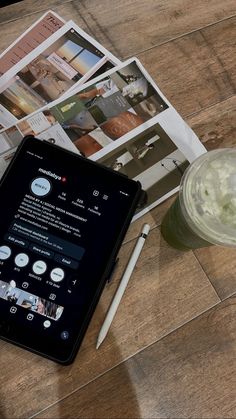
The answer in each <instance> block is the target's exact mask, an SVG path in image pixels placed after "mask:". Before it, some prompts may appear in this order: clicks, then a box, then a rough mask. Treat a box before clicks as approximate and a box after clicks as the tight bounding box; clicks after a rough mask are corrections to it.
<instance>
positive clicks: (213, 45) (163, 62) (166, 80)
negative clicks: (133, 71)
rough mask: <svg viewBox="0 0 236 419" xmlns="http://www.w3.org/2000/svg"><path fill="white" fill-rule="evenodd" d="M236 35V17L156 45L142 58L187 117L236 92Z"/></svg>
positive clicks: (150, 71) (171, 99) (181, 112)
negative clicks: (235, 57)
mask: <svg viewBox="0 0 236 419" xmlns="http://www.w3.org/2000/svg"><path fill="white" fill-rule="evenodd" d="M235 39H236V17H235V18H232V19H228V20H227V21H224V22H221V23H218V24H216V25H214V26H211V27H208V28H205V29H202V30H201V31H198V32H195V33H193V34H190V35H187V36H185V37H183V38H181V39H176V40H174V41H172V42H169V43H167V44H165V45H162V46H159V47H156V48H153V49H152V50H150V51H146V52H144V53H142V54H139V55H138V58H140V60H141V61H142V63H143V64H144V66H145V67H146V69H147V70H148V72H149V73H150V74H151V75H152V76H153V78H154V80H156V82H157V84H158V85H159V87H160V89H161V90H162V91H163V93H164V94H165V95H166V96H167V98H168V99H169V100H170V102H172V105H173V106H175V107H176V108H177V111H179V112H180V114H181V115H182V116H184V117H186V116H189V115H190V114H192V113H196V112H199V111H201V110H202V109H204V108H206V107H209V106H212V105H214V104H216V103H218V102H221V101H223V100H225V99H227V98H229V97H231V96H232V95H234V94H235V85H236V64H235V59H234V56H235ZM190 69H191V70H190Z"/></svg>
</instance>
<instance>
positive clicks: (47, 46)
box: [0, 21, 120, 132]
mask: <svg viewBox="0 0 236 419" xmlns="http://www.w3.org/2000/svg"><path fill="white" fill-rule="evenodd" d="M119 63H120V61H119V60H118V59H117V58H116V57H115V56H114V55H113V54H111V53H110V52H109V51H107V50H106V48H104V47H103V46H102V45H100V44H99V43H98V42H97V41H95V40H94V39H93V38H92V37H90V36H89V35H88V34H86V33H85V32H84V31H83V30H81V29H80V28H79V27H78V26H77V25H76V24H75V23H74V22H73V21H69V22H67V23H65V24H64V25H63V26H62V27H61V28H60V29H58V30H57V31H56V32H55V33H54V34H52V35H51V36H50V37H49V38H48V39H47V40H46V41H44V42H43V43H42V44H40V45H39V46H38V47H37V48H35V49H34V50H33V51H32V52H31V53H29V54H27V55H26V56H25V57H24V58H22V59H21V60H20V61H19V63H18V64H17V65H14V66H13V67H12V68H11V69H9V70H8V71H7V72H5V73H4V74H3V75H2V76H1V77H0V132H1V130H3V129H4V128H8V127H10V126H11V125H13V124H14V123H16V122H17V121H18V120H20V119H22V118H24V117H25V116H27V115H30V114H31V113H32V112H35V111H37V110H39V109H40V108H42V107H44V106H45V105H46V104H49V103H50V102H52V101H54V100H56V99H58V98H59V97H62V96H63V95H64V94H65V93H66V92H68V91H70V90H72V89H73V88H74V87H76V86H78V85H81V84H83V83H84V82H85V81H86V80H88V79H90V78H92V77H96V76H97V75H98V74H102V73H104V72H106V71H107V70H109V69H111V68H113V67H114V66H115V65H117V64H119Z"/></svg>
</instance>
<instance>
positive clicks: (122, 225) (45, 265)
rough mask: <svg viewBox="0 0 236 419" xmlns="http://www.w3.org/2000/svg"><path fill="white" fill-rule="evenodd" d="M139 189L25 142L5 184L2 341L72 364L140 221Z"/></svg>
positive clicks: (1, 196)
mask: <svg viewBox="0 0 236 419" xmlns="http://www.w3.org/2000/svg"><path fill="white" fill-rule="evenodd" d="M139 196H140V184H139V183H137V182H135V181H133V180H130V179H128V178H127V177H125V176H123V175H120V174H118V173H117V172H115V171H112V170H110V169H107V168H105V167H104V166H102V165H99V164H97V163H94V162H92V161H89V160H87V159H85V158H83V157H80V156H78V155H76V154H74V153H71V152H68V151H65V150H63V149H61V148H59V147H57V146H54V145H51V144H49V143H46V142H43V141H40V140H37V139H35V138H32V137H31V138H26V139H25V140H24V141H23V142H22V145H21V146H20V148H19V149H18V151H17V153H16V155H15V157H14V159H13V161H12V163H11V165H10V167H9V169H8V170H7V172H6V173H5V175H4V177H3V179H2V180H1V184H0V202H1V205H0V335H1V337H2V338H3V339H6V340H8V341H10V342H13V343H15V344H17V345H20V346H22V347H24V348H26V349H29V350H31V351H33V352H36V353H38V354H41V355H44V356H46V357H48V358H50V359H53V360H54V361H57V362H60V363H65V364H68V363H70V362H72V360H73V359H74V357H75V355H76V352H77V350H78V348H79V345H80V343H81V341H82V338H83V336H84V334H85V331H86V329H87V326H88V324H89V321H90V319H91V316H92V314H93V312H94V309H95V307H96V304H97V302H98V300H99V297H100V295H101V292H102V290H103V287H104V285H105V283H106V281H107V278H108V277H109V274H110V271H111V270H112V267H113V264H114V262H115V260H116V255H117V253H118V250H119V247H120V245H121V243H122V240H123V238H124V235H125V233H126V231H127V228H128V226H129V223H130V221H131V218H132V216H133V214H134V211H135V208H136V205H137V202H138V199H139Z"/></svg>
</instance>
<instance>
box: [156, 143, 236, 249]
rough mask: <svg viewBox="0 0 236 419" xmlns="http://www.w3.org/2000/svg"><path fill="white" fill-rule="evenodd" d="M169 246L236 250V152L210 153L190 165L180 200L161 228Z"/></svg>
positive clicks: (221, 150)
mask: <svg viewBox="0 0 236 419" xmlns="http://www.w3.org/2000/svg"><path fill="white" fill-rule="evenodd" d="M161 233H162V236H163V237H164V239H165V240H166V241H167V243H168V244H169V245H170V246H172V247H175V248H177V249H180V250H190V249H198V248H200V247H206V246H211V245H221V246H228V247H236V149H235V148H225V149H219V150H213V151H209V152H208V153H205V154H203V155H201V156H200V157H198V158H197V159H196V160H195V161H194V162H193V163H191V164H190V166H189V167H188V169H187V170H186V171H185V173H184V176H183V178H182V180H181V184H180V191H179V195H178V197H177V199H176V200H175V202H174V203H173V204H172V206H171V207H170V208H169V210H168V211H167V213H166V215H165V217H164V219H163V221H162V225H161Z"/></svg>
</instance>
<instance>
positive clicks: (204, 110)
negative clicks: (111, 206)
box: [0, 0, 236, 418]
mask: <svg viewBox="0 0 236 419" xmlns="http://www.w3.org/2000/svg"><path fill="white" fill-rule="evenodd" d="M49 7H51V8H52V9H53V10H55V11H56V12H58V13H59V14H60V15H61V16H63V17H64V18H65V19H70V18H73V19H74V20H75V22H76V23H77V24H78V25H79V26H81V27H82V28H83V29H84V30H85V31H87V32H88V33H89V34H91V35H92V36H94V37H95V38H97V39H98V41H100V42H101V43H102V44H104V45H105V46H106V47H107V48H108V49H110V50H111V52H113V53H114V54H115V55H117V56H118V57H119V58H120V59H122V60H123V59H125V58H127V57H130V56H133V55H135V56H137V57H138V58H139V59H140V60H141V61H142V62H143V64H144V65H145V66H146V68H147V70H148V71H149V72H150V73H151V75H152V76H153V78H154V79H155V81H156V82H157V84H158V85H159V86H160V88H161V90H162V91H163V92H164V94H165V95H166V96H167V97H168V99H169V100H170V101H171V102H172V104H173V105H174V106H175V107H176V108H177V110H178V111H179V112H180V113H181V115H182V116H183V118H185V120H186V121H187V122H188V123H189V124H190V126H191V127H192V128H193V129H194V130H195V132H196V133H197V134H198V136H199V137H200V139H201V141H202V142H203V143H204V144H205V146H206V147H207V148H208V149H211V148H216V147H219V146H220V147H222V146H223V147H232V146H235V145H236V118H235V108H236V106H235V105H236V97H235V84H236V68H235V48H234V47H235V39H236V30H235V29H236V25H235V23H236V3H235V0H224V1H223V2H222V0H208V1H206V0H198V1H197V2H194V1H190V0H169V1H167V0H99V1H98V0H80V1H79V0H74V1H71V0H64V1H61V0H41V1H39V2H38V1H37V2H36V1H33V0H24V1H22V2H20V3H17V4H15V5H12V6H8V7H5V8H2V9H1V10H0V24H1V26H0V29H1V38H0V48H1V50H3V49H4V48H6V47H7V46H8V45H9V44H10V42H12V41H13V40H14V39H15V38H16V36H18V35H20V34H21V33H22V32H23V31H24V30H25V29H26V28H27V27H28V26H29V25H30V24H31V23H33V22H34V21H35V20H36V19H37V18H39V16H41V15H42V13H43V12H45V11H46V10H47V9H48V8H49ZM171 201H172V199H170V200H168V201H167V202H165V203H164V204H163V205H160V206H158V207H157V208H155V209H154V210H153V211H152V212H151V213H149V214H148V215H146V216H145V217H143V218H142V219H141V220H139V221H138V222H136V223H134V224H133V225H132V226H131V227H130V229H129V232H128V234H127V237H126V239H125V242H124V244H123V246H122V249H121V252H120V262H119V266H118V269H117V271H116V274H115V278H114V280H113V282H112V283H111V284H110V285H109V286H107V287H106V289H105V290H104V293H103V295H102V298H101V300H100V302H99V305H98V307H97V310H96V312H95V314H94V316H93V320H92V322H91V324H90V327H89V329H88V332H87V334H86V337H85V339H84V342H83V345H82V347H81V350H80V352H79V354H78V356H77V358H76V360H75V362H74V363H73V364H72V365H70V366H67V367H61V366H58V365H56V364H54V363H53V362H50V361H48V360H45V359H43V358H40V357H38V356H36V355H33V354H31V353H29V352H26V351H24V350H22V349H19V348H17V347H15V346H13V345H10V344H7V343H4V342H1V343H0V371H1V372H0V382H1V385H0V417H2V418H12V417H18V418H19V417H29V416H36V417H40V418H46V417H52V418H59V417H60V418H61V417H73V418H74V417H79V418H112V417H116V418H124V417H129V418H151V417H153V418H157V417H161V418H163V417H172V418H176V417H202V418H206V417H207V418H216V417H220V418H222V417H224V418H226V417H227V418H230V417H236V296H235V293H236V250H233V249H226V248H219V247H211V248H208V249H202V250H197V251H194V252H188V253H182V252H180V251H176V250H174V249H172V248H170V247H168V246H167V244H166V243H165V242H164V240H163V239H162V238H161V236H160V229H159V226H160V222H161V219H162V216H163V214H164V213H165V211H166V209H167V208H168V206H169V205H170V203H171ZM144 221H148V222H149V223H150V224H151V227H152V230H151V234H150V236H149V238H148V240H147V242H146V245H145V248H144V250H143V252H142V255H141V258H140V259H139V261H138V264H137V267H136V269H135V271H134V275H133V277H132V280H131V281H130V283H129V286H128V289H127V291H126V293H125V295H124V298H123V302H122V304H121V306H120V308H119V311H118V313H117V315H116V318H115V320H114V322H113V324H112V327H111V329H110V332H109V335H108V336H107V338H106V340H105V342H104V343H103V345H102V346H101V348H100V349H99V351H96V350H95V342H96V337H97V334H98V331H99V328H100V326H101V323H102V321H103V317H104V313H105V311H106V309H107V307H108V305H109V303H110V301H111V299H112V296H113V294H114V291H115V289H116V287H117V284H118V282H119V278H120V275H121V273H122V271H123V269H124V266H125V264H126V262H127V259H128V255H129V254H130V252H131V250H132V248H133V246H134V243H135V240H136V237H137V234H138V231H139V229H140V226H141V224H142V223H143V222H144Z"/></svg>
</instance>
